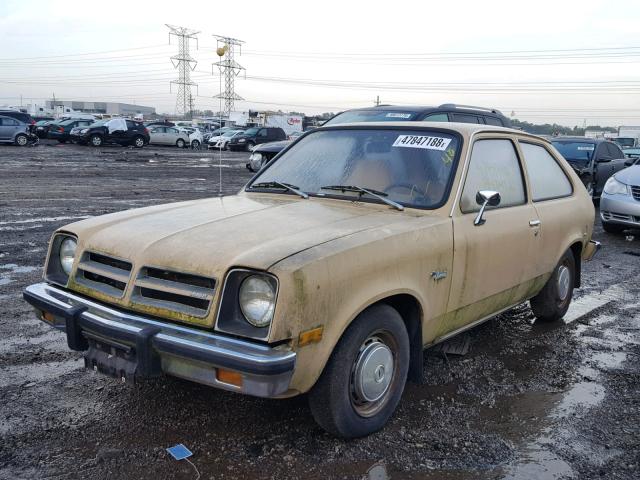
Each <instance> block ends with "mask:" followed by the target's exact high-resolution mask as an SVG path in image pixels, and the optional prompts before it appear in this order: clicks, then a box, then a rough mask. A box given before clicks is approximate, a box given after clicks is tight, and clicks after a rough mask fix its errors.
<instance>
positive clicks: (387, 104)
mask: <svg viewBox="0 0 640 480" xmlns="http://www.w3.org/2000/svg"><path fill="white" fill-rule="evenodd" d="M374 107H393V104H391V103H381V104H379V105H374Z"/></svg>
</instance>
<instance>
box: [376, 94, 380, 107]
mask: <svg viewBox="0 0 640 480" xmlns="http://www.w3.org/2000/svg"><path fill="white" fill-rule="evenodd" d="M375 103H376V107H379V106H380V95H377V96H376V102H375Z"/></svg>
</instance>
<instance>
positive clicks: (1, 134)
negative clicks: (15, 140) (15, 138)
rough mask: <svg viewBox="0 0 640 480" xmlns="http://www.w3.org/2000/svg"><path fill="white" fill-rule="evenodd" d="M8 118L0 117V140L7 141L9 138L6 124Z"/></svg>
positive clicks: (8, 127)
mask: <svg viewBox="0 0 640 480" xmlns="http://www.w3.org/2000/svg"><path fill="white" fill-rule="evenodd" d="M8 118H9V117H0V140H7V139H8V138H10V137H9V129H10V126H9V125H8V124H7V123H6V120H7V119H8Z"/></svg>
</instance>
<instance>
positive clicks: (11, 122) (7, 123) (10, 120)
mask: <svg viewBox="0 0 640 480" xmlns="http://www.w3.org/2000/svg"><path fill="white" fill-rule="evenodd" d="M0 122H1V123H0V125H4V126H5V127H15V126H16V125H18V121H17V120H14V119H13V118H9V117H4V118H0Z"/></svg>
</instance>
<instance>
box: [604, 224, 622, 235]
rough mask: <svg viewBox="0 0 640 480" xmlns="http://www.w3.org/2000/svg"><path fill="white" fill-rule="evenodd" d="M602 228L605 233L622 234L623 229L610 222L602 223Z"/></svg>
mask: <svg viewBox="0 0 640 480" xmlns="http://www.w3.org/2000/svg"><path fill="white" fill-rule="evenodd" d="M602 228H603V229H604V231H605V232H607V233H622V232H623V231H624V229H625V227H623V226H622V225H618V224H617V223H610V222H604V221H603V222H602Z"/></svg>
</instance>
